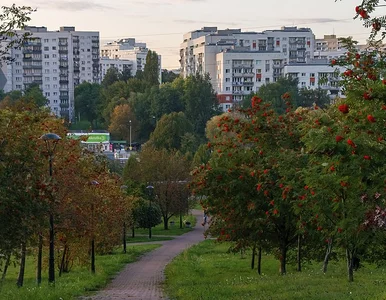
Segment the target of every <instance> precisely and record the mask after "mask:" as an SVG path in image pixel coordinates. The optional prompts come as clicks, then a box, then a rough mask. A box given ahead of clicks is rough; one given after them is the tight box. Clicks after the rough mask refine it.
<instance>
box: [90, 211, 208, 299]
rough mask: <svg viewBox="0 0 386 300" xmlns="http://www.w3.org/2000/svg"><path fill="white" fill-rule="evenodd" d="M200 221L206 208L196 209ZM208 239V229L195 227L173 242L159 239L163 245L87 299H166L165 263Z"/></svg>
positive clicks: (124, 270)
mask: <svg viewBox="0 0 386 300" xmlns="http://www.w3.org/2000/svg"><path fill="white" fill-rule="evenodd" d="M192 214H193V215H194V216H195V217H196V224H199V223H198V222H199V220H200V219H201V218H202V211H200V210H193V211H192ZM203 240H204V228H203V227H202V226H195V227H194V228H193V230H192V231H190V232H188V233H185V234H183V235H181V236H178V237H176V238H175V239H173V240H170V241H164V242H159V243H162V246H161V247H159V248H157V249H155V250H153V251H151V252H149V253H147V254H145V255H144V256H143V257H142V258H141V259H140V260H138V261H136V262H134V263H131V264H128V265H127V266H126V267H125V268H124V269H123V271H121V272H120V273H119V274H118V275H117V276H116V277H115V278H114V279H113V281H112V282H111V283H110V284H108V285H107V287H106V288H105V289H104V290H102V291H100V292H99V293H97V294H96V295H94V296H90V297H84V298H83V299H87V300H121V299H130V300H134V299H135V300H150V299H151V300H156V299H166V297H165V296H164V295H163V292H162V288H161V284H162V282H163V281H164V279H165V276H164V270H165V266H166V265H167V264H168V263H169V262H171V261H172V259H173V258H174V257H176V256H177V255H178V254H180V253H181V252H182V251H183V250H185V249H187V248H189V247H190V246H192V245H194V244H197V243H199V242H201V241H203Z"/></svg>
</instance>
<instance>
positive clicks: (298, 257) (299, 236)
mask: <svg viewBox="0 0 386 300" xmlns="http://www.w3.org/2000/svg"><path fill="white" fill-rule="evenodd" d="M301 252H302V237H301V235H300V234H299V235H298V254H297V258H296V259H297V263H298V267H297V271H298V272H301V271H302V262H301V259H302V257H301Z"/></svg>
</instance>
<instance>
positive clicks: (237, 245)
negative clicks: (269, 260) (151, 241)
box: [191, 94, 304, 274]
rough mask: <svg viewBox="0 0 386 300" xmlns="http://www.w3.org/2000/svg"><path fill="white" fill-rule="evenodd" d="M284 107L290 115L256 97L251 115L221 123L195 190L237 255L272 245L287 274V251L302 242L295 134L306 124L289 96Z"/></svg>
mask: <svg viewBox="0 0 386 300" xmlns="http://www.w3.org/2000/svg"><path fill="white" fill-rule="evenodd" d="M282 101H283V102H284V103H286V105H287V108H288V110H287V113H286V114H285V115H277V114H276V113H275V112H274V111H273V110H272V109H271V108H270V107H271V106H270V104H266V103H264V102H263V101H262V100H261V99H260V98H258V97H254V98H253V99H252V107H251V108H250V109H246V110H240V111H239V112H233V113H229V114H223V115H222V116H221V117H220V118H218V125H217V127H216V128H218V129H217V130H216V131H217V132H216V133H215V134H214V135H213V138H212V139H210V140H209V143H208V146H207V147H208V148H210V150H211V154H210V159H209V161H208V163H206V164H201V165H198V166H197V167H196V168H195V169H194V171H193V175H194V180H193V182H192V184H191V187H192V191H193V193H195V194H198V195H202V196H205V198H204V199H203V200H202V204H203V207H204V208H205V209H207V210H208V212H209V214H210V215H211V216H212V218H213V219H214V220H215V222H213V224H211V226H210V232H211V233H215V234H219V238H218V239H219V240H226V241H233V242H234V246H233V247H232V248H233V250H235V251H237V250H240V249H245V248H246V247H251V246H252V247H253V249H255V248H256V247H255V246H256V245H257V244H258V245H259V247H262V246H263V245H265V247H267V245H266V244H267V242H264V241H268V243H269V245H271V246H273V247H276V248H277V249H278V250H279V251H278V254H277V257H278V258H279V259H280V263H281V273H282V274H285V273H286V263H287V251H288V249H289V248H290V247H291V246H293V245H294V243H295V241H296V240H297V237H298V226H297V222H298V219H299V214H298V212H297V207H298V206H297V205H298V204H299V203H298V197H297V196H298V194H299V193H301V191H302V190H303V186H304V184H303V185H302V183H303V179H302V175H301V172H300V170H302V166H303V165H304V159H303V158H302V155H301V143H300V140H299V132H298V130H297V129H296V125H297V122H299V120H301V118H300V117H299V116H298V115H297V114H296V113H294V112H293V111H292V109H291V103H290V99H289V94H284V95H282ZM208 124H210V123H208ZM253 253H254V251H253Z"/></svg>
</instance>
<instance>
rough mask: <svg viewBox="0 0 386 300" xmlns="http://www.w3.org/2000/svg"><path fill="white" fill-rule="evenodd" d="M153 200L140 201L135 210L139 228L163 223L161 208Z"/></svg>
mask: <svg viewBox="0 0 386 300" xmlns="http://www.w3.org/2000/svg"><path fill="white" fill-rule="evenodd" d="M150 202H151V201H150V200H149V201H144V200H142V201H139V203H138V206H137V207H136V208H135V209H134V211H133V217H134V220H135V221H136V223H137V226H138V227H139V228H150V227H154V226H157V225H158V224H161V223H162V215H161V210H160V209H159V207H158V205H157V204H155V203H150Z"/></svg>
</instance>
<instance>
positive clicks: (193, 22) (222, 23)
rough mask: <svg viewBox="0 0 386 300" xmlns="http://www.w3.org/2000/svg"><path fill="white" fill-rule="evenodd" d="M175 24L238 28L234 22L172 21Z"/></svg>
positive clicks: (238, 24) (237, 24)
mask: <svg viewBox="0 0 386 300" xmlns="http://www.w3.org/2000/svg"><path fill="white" fill-rule="evenodd" d="M173 22H175V23H182V24H210V25H229V26H240V23H235V22H221V21H219V22H216V21H202V20H191V19H176V20H173Z"/></svg>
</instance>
